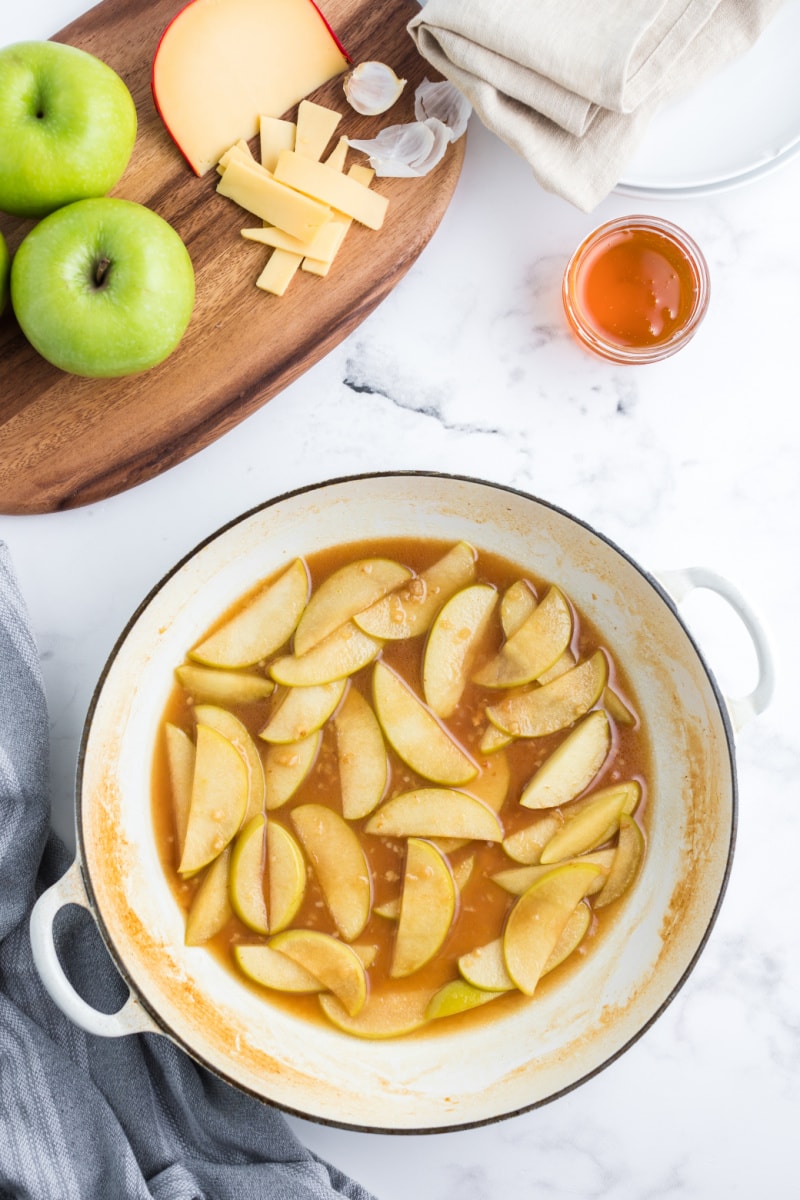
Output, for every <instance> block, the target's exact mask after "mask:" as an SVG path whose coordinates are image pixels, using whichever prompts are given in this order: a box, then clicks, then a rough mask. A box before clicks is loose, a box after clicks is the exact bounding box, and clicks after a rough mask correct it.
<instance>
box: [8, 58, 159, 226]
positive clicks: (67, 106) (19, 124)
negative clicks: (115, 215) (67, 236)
mask: <svg viewBox="0 0 800 1200" xmlns="http://www.w3.org/2000/svg"><path fill="white" fill-rule="evenodd" d="M136 125H137V121H136V106H135V105H134V102H133V97H132V96H131V94H130V92H129V91H128V88H127V87H126V85H125V84H124V82H123V81H122V79H121V78H120V77H119V75H117V73H116V72H115V71H113V70H112V69H111V67H109V66H107V65H106V63H104V62H102V61H101V60H100V59H99V58H95V57H94V55H92V54H88V53H87V52H86V51H85V50H79V49H78V48H77V47H76V46H67V45H64V44H62V43H60V42H44V41H42V42H17V43H16V44H14V45H12V46H6V47H5V48H4V49H2V50H0V129H2V130H3V137H2V139H0V209H2V210H3V211H4V212H7V213H12V214H13V215H14V216H17V217H34V218H36V217H43V216H46V215H47V214H48V213H50V212H53V210H54V209H56V208H60V207H61V206H62V205H64V204H71V203H72V201H74V200H82V199H85V198H87V197H90V196H105V195H106V193H107V192H109V191H110V190H111V189H112V188H113V187H114V185H115V184H116V183H117V181H118V180H119V179H120V177H121V175H122V173H123V171H124V170H125V168H126V166H127V165H128V161H129V159H130V156H131V152H132V150H133V144H134V141H135V139H136Z"/></svg>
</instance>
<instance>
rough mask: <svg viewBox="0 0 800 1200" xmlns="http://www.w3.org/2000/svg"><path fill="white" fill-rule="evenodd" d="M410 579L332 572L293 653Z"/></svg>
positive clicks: (383, 571)
mask: <svg viewBox="0 0 800 1200" xmlns="http://www.w3.org/2000/svg"><path fill="white" fill-rule="evenodd" d="M337 115H338V114H337ZM410 577H411V572H410V571H409V569H408V567H404V566H401V565H400V563H396V562H394V561H393V560H392V559H390V558H360V559H358V560H357V561H356V562H352V563H347V565H346V566H344V567H340V568H339V570H338V571H334V573H333V574H332V575H330V576H329V577H328V578H327V579H326V580H325V581H324V582H323V583H321V584H320V586H319V587H318V588H317V590H316V591H315V592H314V593H313V595H312V596H311V599H310V600H309V602H308V605H307V607H306V609H305V612H304V613H303V615H302V617H301V618H300V622H299V624H298V626H297V629H296V631H295V635H294V652H295V654H297V655H302V654H307V653H308V651H309V650H311V649H312V648H313V647H314V646H316V644H317V642H321V641H323V639H324V638H326V637H327V636H328V634H330V633H333V631H334V630H335V629H338V628H339V626H340V625H344V624H345V622H347V621H349V620H350V618H351V617H354V616H355V614H356V613H359V612H361V611H362V610H363V609H365V608H369V606H370V605H372V604H374V603H375V602H376V601H377V600H380V598H381V597H382V596H385V595H386V593H387V592H391V591H392V590H393V589H394V588H397V587H400V585H401V584H403V583H405V581H406V580H407V579H409V578H410Z"/></svg>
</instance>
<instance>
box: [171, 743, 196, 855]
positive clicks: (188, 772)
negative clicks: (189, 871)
mask: <svg viewBox="0 0 800 1200" xmlns="http://www.w3.org/2000/svg"><path fill="white" fill-rule="evenodd" d="M164 738H165V745H166V750H167V771H168V772H169V786H170V793H171V795H172V811H173V813H174V815H175V837H176V839H177V843H178V856H180V855H181V854H183V844H184V842H185V840H186V826H187V825H188V823H189V806H190V805H191V802H192V778H193V776H194V755H195V749H194V742H193V741H192V739H191V738H190V737H189V735H188V733H186V732H185V731H184V730H183V729H180V728H179V727H178V726H177V725H173V724H171V723H170V724H167V725H166V726H165V729H164Z"/></svg>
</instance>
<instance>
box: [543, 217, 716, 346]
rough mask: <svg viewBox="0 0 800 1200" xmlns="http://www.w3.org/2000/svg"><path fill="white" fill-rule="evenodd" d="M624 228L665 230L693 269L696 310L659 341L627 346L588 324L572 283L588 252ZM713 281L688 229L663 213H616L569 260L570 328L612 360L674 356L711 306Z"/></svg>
mask: <svg viewBox="0 0 800 1200" xmlns="http://www.w3.org/2000/svg"><path fill="white" fill-rule="evenodd" d="M623 230H624V231H629V230H645V231H652V232H654V233H658V234H661V235H662V236H663V237H665V238H666V239H667V240H668V241H670V242H671V243H672V244H673V245H674V246H676V247H677V249H678V250H679V251H680V253H681V254H682V255H683V257H684V258H685V260H686V262H687V263H688V265H689V267H690V269H691V271H692V276H693V280H694V284H695V288H694V303H693V304H692V310H691V312H690V313H689V316H688V317H687V319H686V321H685V322H684V323H683V324H682V325H681V326H680V327H679V328H678V329H675V330H674V331H673V332H672V334H671V335H670V337H668V338H666V339H665V340H664V341H663V342H659V343H657V344H652V345H647V346H627V345H624V344H623V343H621V342H615V341H613V340H612V339H611V338H606V337H603V335H602V334H601V333H599V332H598V331H597V330H596V329H594V328H593V327H591V326H590V325H588V324H587V322H586V321H585V319H584V317H583V314H582V313H581V311H580V308H579V307H578V305H577V304H576V303H575V301H574V299H573V288H572V285H573V284H574V283H575V282H576V281H577V278H578V275H579V273H580V270H581V267H582V266H583V263H584V261H585V259H586V256H587V255H588V254H589V253H590V252H591V251H592V250H593V249H594V248H595V246H596V245H597V244H598V243H599V242H601V241H602V240H603V239H604V238H606V237H608V235H609V234H613V233H615V232H617V231H623ZM709 284H710V280H709V271H708V263H707V262H706V259H705V256H704V255H703V252H702V250H701V249H700V247H699V246H698V245H697V243H696V242H695V240H694V238H692V237H691V236H690V235H689V234H688V233H687V232H686V230H684V229H682V228H681V227H680V226H679V225H675V224H674V222H672V221H667V220H664V219H663V218H661V217H651V216H647V215H645V214H642V213H632V214H630V215H628V216H624V217H616V218H615V219H614V220H612V221H606V222H605V223H604V224H602V225H598V226H597V227H596V228H595V229H593V230H592V231H591V233H589V234H587V236H586V237H585V238H584V239H583V241H582V242H581V243H580V245H579V246H578V247H577V249H576V250H575V251H574V253H573V254H572V256H571V258H570V260H569V262H568V263H567V266H566V269H565V271H564V276H563V281H562V288H561V294H562V300H563V303H564V309H565V312H566V315H567V320H568V322H569V325H570V328H571V329H572V331H573V333H574V334H575V336H576V337H577V338H578V340H579V341H580V342H581V343H582V344H583V345H584V346H585V347H586V348H587V349H589V350H592V351H593V352H594V353H595V354H598V355H599V356H600V357H601V358H605V359H607V360H611V361H612V362H618V363H651V362H659V361H660V360H662V359H664V358H668V357H670V356H671V355H672V354H674V353H675V352H676V351H677V350H679V349H680V348H681V347H682V346H684V345H685V344H686V343H687V342H688V341H689V340H690V339H691V338H692V337H693V336H694V334H695V333H696V331H697V328H698V326H699V325H700V322H701V321H702V320H703V318H704V317H705V315H706V312H707V310H708V302H709Z"/></svg>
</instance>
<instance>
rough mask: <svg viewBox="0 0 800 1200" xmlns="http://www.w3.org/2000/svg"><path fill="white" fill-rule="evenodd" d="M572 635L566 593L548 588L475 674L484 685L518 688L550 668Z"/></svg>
mask: <svg viewBox="0 0 800 1200" xmlns="http://www.w3.org/2000/svg"><path fill="white" fill-rule="evenodd" d="M571 638H572V610H571V608H570V606H569V604H568V603H567V601H566V599H565V597H564V594H563V592H561V591H560V589H559V588H557V587H551V588H549V589H548V591H547V593H546V594H545V596H544V599H543V600H542V602H541V604H537V605H536V607H535V608H534V609H533V611H532V612H531V614H530V616H529V617H528V618H527V619H526V620H525V621H523V623H522V625H520V627H519V628H518V629H517V631H516V633H513V634H512V635H511V637H510V638H508V640H507V641H506V642H505V643H504V644H503V646H502V647H501V649H500V651H499V652H498V653H497V654H496V655H495V657H494V658H493V659H491V660H490V661H489V662H488V663H486V664H485V666H483V667H482V668H481V669H480V670H479V671H477V672H476V673H475V675H474V676H473V678H474V680H475V682H476V683H479V684H481V685H482V686H483V687H491V688H505V687H518V686H519V685H521V684H523V683H531V682H532V681H533V680H534V679H538V678H539V676H540V675H541V674H542V673H543V672H544V671H547V670H549V669H550V667H552V666H553V664H554V663H555V662H557V660H558V659H559V658H560V657H561V655H562V654H563V652H564V651H565V650H566V649H567V647H568V646H569V643H570V639H571Z"/></svg>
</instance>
